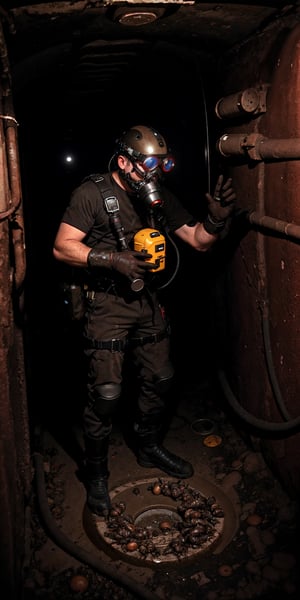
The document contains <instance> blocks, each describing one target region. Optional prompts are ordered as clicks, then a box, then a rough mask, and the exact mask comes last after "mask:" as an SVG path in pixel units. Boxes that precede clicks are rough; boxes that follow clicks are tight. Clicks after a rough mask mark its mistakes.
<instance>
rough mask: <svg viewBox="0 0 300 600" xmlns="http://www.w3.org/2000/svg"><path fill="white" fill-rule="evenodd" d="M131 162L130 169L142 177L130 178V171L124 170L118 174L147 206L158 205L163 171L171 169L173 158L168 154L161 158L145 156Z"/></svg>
mask: <svg viewBox="0 0 300 600" xmlns="http://www.w3.org/2000/svg"><path fill="white" fill-rule="evenodd" d="M131 160H132V159H131ZM132 164H133V168H132V171H135V172H136V173H137V174H138V175H139V176H140V177H142V178H143V179H142V180H141V181H134V180H133V179H132V178H131V173H126V174H125V173H124V171H120V176H121V177H122V179H124V180H125V181H126V183H127V184H128V185H129V187H130V189H131V190H132V191H133V192H134V193H135V194H136V195H137V196H138V197H139V198H140V199H141V200H142V201H143V202H144V204H146V206H147V207H148V208H154V207H157V206H160V205H161V204H162V190H161V181H162V178H163V173H168V172H170V171H171V170H172V169H173V167H174V160H173V158H172V157H170V156H168V157H163V158H162V157H159V156H146V157H145V159H144V160H143V161H138V162H133V161H132ZM141 166H142V169H141V168H140V167H141ZM132 171H131V172H132Z"/></svg>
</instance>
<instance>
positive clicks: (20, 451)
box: [0, 28, 31, 600]
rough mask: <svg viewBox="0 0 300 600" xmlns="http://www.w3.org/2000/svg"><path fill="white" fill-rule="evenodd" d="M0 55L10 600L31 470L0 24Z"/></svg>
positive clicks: (21, 552) (19, 252)
mask: <svg viewBox="0 0 300 600" xmlns="http://www.w3.org/2000/svg"><path fill="white" fill-rule="evenodd" d="M0 56H1V59H0V73H1V77H0V181H1V185H0V306H1V312H0V415H1V419H0V530H1V544H0V564H1V568H0V587H1V589H2V590H5V596H6V597H7V598H8V599H11V600H15V599H16V598H20V597H21V595H22V574H23V566H24V559H25V529H26V506H27V504H28V501H29V498H30V488H31V468H30V450H29V446H30V442H29V430H28V415H27V398H26V382H25V363H24V353H23V334H22V329H23V324H22V297H23V293H22V286H23V282H24V277H25V244H24V230H23V215H22V202H21V187H20V170H19V161H18V144H17V133H16V128H17V124H16V120H15V117H14V112H13V107H12V97H11V93H10V92H11V90H10V72H9V64H8V60H7V53H6V50H5V43H4V38H3V34H2V31H1V28H0Z"/></svg>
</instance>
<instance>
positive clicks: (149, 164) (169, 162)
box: [141, 156, 175, 173]
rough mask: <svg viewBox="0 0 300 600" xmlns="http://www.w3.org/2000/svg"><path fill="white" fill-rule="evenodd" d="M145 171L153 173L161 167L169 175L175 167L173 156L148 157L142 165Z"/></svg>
mask: <svg viewBox="0 0 300 600" xmlns="http://www.w3.org/2000/svg"><path fill="white" fill-rule="evenodd" d="M141 165H142V166H143V168H144V169H145V171H153V170H154V169H157V167H161V168H162V170H163V171H164V172H165V173H169V172H170V171H172V169H173V168H174V166H175V163H174V159H173V158H172V156H166V157H165V158H161V157H160V156H146V158H145V159H144V160H143V162H142V163H141Z"/></svg>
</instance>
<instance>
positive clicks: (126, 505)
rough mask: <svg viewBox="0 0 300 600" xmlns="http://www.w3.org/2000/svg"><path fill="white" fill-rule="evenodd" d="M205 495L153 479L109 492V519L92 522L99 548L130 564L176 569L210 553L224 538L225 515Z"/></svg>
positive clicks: (214, 501)
mask: <svg viewBox="0 0 300 600" xmlns="http://www.w3.org/2000/svg"><path fill="white" fill-rule="evenodd" d="M214 491H215V490H214V488H212V489H210V490H209V495H207V496H206V495H204V494H203V493H201V492H199V491H198V490H196V489H195V488H194V487H191V486H190V485H188V484H184V483H183V482H182V481H176V480H164V479H151V480H149V479H148V480H142V481H137V482H134V483H130V484H126V485H124V486H122V487H119V488H117V489H115V490H113V491H112V492H111V493H110V495H111V499H112V503H113V508H114V510H113V516H110V517H109V518H108V519H106V520H104V519H101V518H99V517H95V521H94V522H95V524H96V528H97V532H98V535H99V540H98V541H99V542H100V545H101V547H102V548H104V550H105V551H106V552H108V553H109V554H111V555H112V556H113V557H114V558H116V557H117V558H119V559H120V558H121V559H123V560H126V561H128V562H132V563H134V564H145V563H147V564H148V565H153V566H154V565H159V564H165V563H168V564H172V563H173V564H174V565H175V564H177V563H178V561H179V560H180V562H183V561H184V562H185V561H189V560H191V559H194V558H195V557H196V556H198V555H199V554H200V555H201V554H204V553H207V552H209V551H213V550H214V549H215V547H216V546H217V545H218V544H219V543H220V542H221V540H222V537H223V533H224V523H225V512H224V509H223V507H222V503H221V504H220V500H218V501H217V500H216V498H215V496H214V494H213V492H214Z"/></svg>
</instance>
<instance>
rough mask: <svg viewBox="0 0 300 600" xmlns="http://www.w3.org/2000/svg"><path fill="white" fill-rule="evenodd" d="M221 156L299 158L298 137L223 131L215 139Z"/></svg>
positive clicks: (299, 145) (265, 158)
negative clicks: (279, 137) (285, 137)
mask: <svg viewBox="0 0 300 600" xmlns="http://www.w3.org/2000/svg"><path fill="white" fill-rule="evenodd" d="M217 150H218V151H219V152H220V154H222V156H227V157H228V156H245V155H246V156H247V155H248V157H249V158H251V159H252V160H270V159H279V160H290V159H299V158H300V138H289V139H270V138H267V137H264V136H263V135H261V134H260V133H250V134H249V135H247V133H230V134H229V133H224V134H223V135H222V136H221V137H220V138H219V140H218V141H217Z"/></svg>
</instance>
